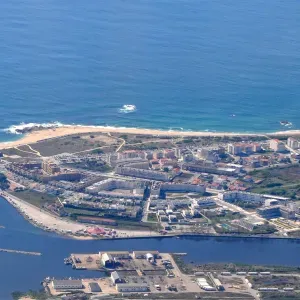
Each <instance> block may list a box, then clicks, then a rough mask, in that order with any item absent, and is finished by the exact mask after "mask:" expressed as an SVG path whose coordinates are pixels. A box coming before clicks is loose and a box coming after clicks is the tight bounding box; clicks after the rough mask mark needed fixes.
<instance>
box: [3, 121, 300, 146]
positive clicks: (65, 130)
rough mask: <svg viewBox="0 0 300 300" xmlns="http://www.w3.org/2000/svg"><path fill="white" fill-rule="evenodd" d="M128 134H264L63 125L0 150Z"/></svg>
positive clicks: (43, 130)
mask: <svg viewBox="0 0 300 300" xmlns="http://www.w3.org/2000/svg"><path fill="white" fill-rule="evenodd" d="M108 132H110V133H124V134H126V133H128V134H149V135H163V136H186V137H189V136H199V137H201V136H203V137H207V136H212V137H213V136H215V137H217V136H263V135H265V134H264V133H238V132H206V131H163V130H157V129H142V128H123V127H101V126H99V127H97V126H71V125H65V126H62V127H58V128H50V129H41V130H34V131H32V132H30V133H27V134H25V135H24V136H23V137H22V138H20V139H19V140H17V141H12V142H2V143H0V149H4V148H10V147H17V146H21V145H26V144H33V143H36V142H39V141H41V140H45V139H52V138H57V137H62V136H66V135H71V134H79V133H108ZM275 134H276V135H300V130H289V131H279V132H274V133H268V135H275Z"/></svg>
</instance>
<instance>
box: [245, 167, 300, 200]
mask: <svg viewBox="0 0 300 300" xmlns="http://www.w3.org/2000/svg"><path fill="white" fill-rule="evenodd" d="M250 175H251V176H253V177H254V178H255V179H257V180H262V182H261V183H260V184H257V185H255V186H254V187H253V188H251V189H250V191H251V192H254V193H262V194H272V195H278V196H283V197H290V198H293V199H300V164H299V165H298V164H297V165H290V166H287V167H283V168H280V167H277V168H266V169H263V170H255V171H252V172H250Z"/></svg>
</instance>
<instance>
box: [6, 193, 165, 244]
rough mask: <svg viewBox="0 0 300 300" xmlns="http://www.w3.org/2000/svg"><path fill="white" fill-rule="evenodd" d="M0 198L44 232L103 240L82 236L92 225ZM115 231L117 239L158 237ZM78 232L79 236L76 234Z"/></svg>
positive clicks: (12, 197) (152, 234) (146, 233)
mask: <svg viewBox="0 0 300 300" xmlns="http://www.w3.org/2000/svg"><path fill="white" fill-rule="evenodd" d="M1 196H2V197H3V198H5V199H6V200H7V202H9V203H10V204H11V205H12V206H14V207H15V208H16V209H17V210H18V211H19V212H20V214H22V215H23V216H24V217H25V218H26V219H27V220H28V221H29V222H30V223H32V224H33V225H35V226H37V227H40V228H42V229H44V230H47V231H52V232H55V233H58V234H60V235H64V236H67V237H70V238H75V239H79V240H90V239H99V238H103V237H100V236H99V237H96V236H91V235H89V236H87V235H82V233H83V232H84V231H85V230H86V229H87V228H90V227H94V225H88V224H82V223H78V222H74V221H71V220H67V219H64V218H60V217H57V216H55V215H53V214H50V213H48V212H47V211H45V210H43V209H40V208H38V207H36V206H34V205H32V204H30V203H27V202H25V201H23V200H21V199H20V198H17V197H15V196H12V195H10V194H9V193H7V192H4V191H3V192H2V193H1ZM96 227H98V226H96ZM116 231H117V234H118V238H138V237H156V236H159V233H158V232H154V231H139V230H124V229H118V228H116ZM79 232H80V233H81V234H78V233H79Z"/></svg>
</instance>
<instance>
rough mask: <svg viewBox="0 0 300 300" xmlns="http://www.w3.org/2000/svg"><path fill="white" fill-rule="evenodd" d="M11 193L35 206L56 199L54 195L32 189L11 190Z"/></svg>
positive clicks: (40, 205)
mask: <svg viewBox="0 0 300 300" xmlns="http://www.w3.org/2000/svg"><path fill="white" fill-rule="evenodd" d="M11 194H12V195H14V196H16V197H18V198H20V199H22V200H24V201H26V202H28V203H30V204H33V205H35V206H37V207H42V206H43V205H44V204H46V203H54V202H55V201H56V200H57V197H55V196H52V195H49V194H45V193H40V192H37V191H33V190H25V191H19V192H11Z"/></svg>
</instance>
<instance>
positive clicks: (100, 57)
mask: <svg viewBox="0 0 300 300" xmlns="http://www.w3.org/2000/svg"><path fill="white" fill-rule="evenodd" d="M299 15H300V3H299V1H297V0H291V1H288V2H286V1H281V0H272V1H263V0H253V1H233V0H229V1H223V0H215V1H209V0H202V1H192V0H177V1H172V0H159V1H122V0H114V1H97V0H91V1H88V2H86V1H79V0H75V1H60V0H53V1H39V0H10V1H0V26H1V31H0V41H1V47H0V62H1V63H0V64H1V68H0V104H1V109H0V129H1V130H2V131H1V134H0V139H1V140H9V139H12V138H13V137H12V135H9V134H7V133H5V132H3V130H4V129H5V128H9V127H10V126H12V125H18V124H20V123H22V122H25V123H48V122H55V121H57V122H61V123H65V124H86V125H102V126H106V125H109V126H122V127H124V126H125V127H140V128H158V129H164V130H169V129H170V128H183V129H184V130H209V131H233V132H263V131H267V132H270V131H277V130H282V129H288V128H286V127H284V126H282V125H280V123H279V122H280V121H281V120H288V121H290V122H292V123H293V126H292V129H299V128H300V120H299V118H298V116H299V109H300V85H299V82H300V38H299V37H300V18H299ZM124 105H134V106H135V108H136V109H134V110H132V111H124V110H123V108H124Z"/></svg>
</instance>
